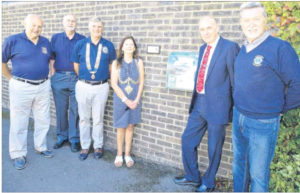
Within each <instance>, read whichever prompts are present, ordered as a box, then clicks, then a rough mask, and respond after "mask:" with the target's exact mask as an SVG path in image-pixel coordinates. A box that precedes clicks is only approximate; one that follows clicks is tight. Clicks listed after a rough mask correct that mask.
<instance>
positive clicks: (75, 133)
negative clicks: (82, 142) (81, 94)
mask: <svg viewBox="0 0 300 193" xmlns="http://www.w3.org/2000/svg"><path fill="white" fill-rule="evenodd" d="M76 82H77V76H76V74H75V72H55V74H54V75H53V76H52V77H51V87H52V91H53V98H54V102H55V108H56V134H57V137H58V140H69V142H71V143H77V142H79V127H78V124H79V115H78V105H77V101H76V98H75V84H76Z"/></svg>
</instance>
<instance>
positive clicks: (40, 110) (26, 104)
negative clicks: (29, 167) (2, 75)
mask: <svg viewBox="0 0 300 193" xmlns="http://www.w3.org/2000/svg"><path fill="white" fill-rule="evenodd" d="M50 88H51V87H50V81H49V80H47V81H45V82H44V83H42V84H40V85H31V84H29V83H25V82H21V81H18V80H15V79H13V78H12V79H10V81H9V99H10V132H9V154H10V157H11V158H12V159H15V158H17V157H21V156H26V155H27V131H28V122H29V116H30V112H31V110H32V113H33V117H34V134H33V137H34V148H35V149H36V150H37V151H45V150H47V139H46V137H47V133H48V131H49V128H50Z"/></svg>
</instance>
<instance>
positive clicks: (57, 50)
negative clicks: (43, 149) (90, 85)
mask: <svg viewBox="0 0 300 193" xmlns="http://www.w3.org/2000/svg"><path fill="white" fill-rule="evenodd" d="M63 26H64V30H65V31H64V32H62V33H58V34H55V35H53V36H52V38H51V48H52V53H53V57H54V60H51V74H53V76H52V77H51V87H52V91H53V98H54V101H55V108H56V134H57V142H56V143H55V144H54V147H53V148H54V149H58V148H60V147H62V146H63V144H64V143H65V142H67V141H69V142H70V143H71V151H72V152H77V151H79V150H80V143H79V128H78V122H79V116H78V110H77V109H78V108H77V101H76V98H75V84H76V82H77V75H76V74H75V72H74V66H73V63H72V62H71V61H70V58H71V54H72V51H73V48H74V47H75V44H76V42H78V41H79V40H81V39H84V38H85V37H84V36H83V35H80V34H78V33H76V32H75V28H76V18H75V17H74V16H73V15H66V16H65V17H64V18H63Z"/></svg>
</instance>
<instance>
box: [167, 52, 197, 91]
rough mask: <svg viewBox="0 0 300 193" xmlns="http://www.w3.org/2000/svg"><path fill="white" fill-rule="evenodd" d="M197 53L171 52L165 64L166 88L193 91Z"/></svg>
mask: <svg viewBox="0 0 300 193" xmlns="http://www.w3.org/2000/svg"><path fill="white" fill-rule="evenodd" d="M197 63H198V53H196V52H172V53H171V54H170V55H169V59H168V66H167V84H166V85H167V88H170V89H176V90H184V91H193V88H194V77H195V71H196V70H197Z"/></svg>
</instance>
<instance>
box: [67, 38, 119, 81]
mask: <svg viewBox="0 0 300 193" xmlns="http://www.w3.org/2000/svg"><path fill="white" fill-rule="evenodd" d="M87 43H90V61H91V67H92V70H93V69H94V66H95V61H96V57H97V51H98V46H99V45H100V44H102V51H101V60H100V65H99V68H98V71H97V72H96V74H95V79H92V78H91V73H90V72H89V70H88V69H87V67H86V60H85V51H86V44H87ZM115 59H116V50H115V47H114V45H113V44H112V43H111V42H110V41H108V40H106V39H104V38H101V39H100V41H99V42H98V44H97V45H94V44H93V43H92V42H91V37H88V38H85V39H83V40H80V41H78V42H77V43H76V45H75V48H74V50H73V53H72V56H71V61H72V62H76V63H78V64H79V73H78V78H79V79H84V80H97V81H102V80H106V79H108V78H109V64H111V63H112V62H113V60H115Z"/></svg>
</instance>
